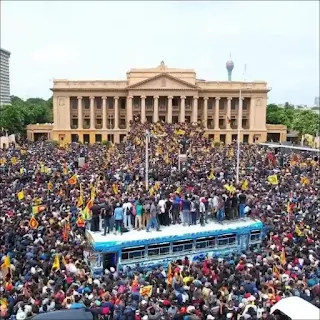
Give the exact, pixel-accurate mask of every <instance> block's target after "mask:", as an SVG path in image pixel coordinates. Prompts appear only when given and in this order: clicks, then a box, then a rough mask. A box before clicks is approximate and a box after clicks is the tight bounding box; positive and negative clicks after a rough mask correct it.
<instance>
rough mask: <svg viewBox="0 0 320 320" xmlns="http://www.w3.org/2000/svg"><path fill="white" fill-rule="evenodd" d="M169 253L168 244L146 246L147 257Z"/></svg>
mask: <svg viewBox="0 0 320 320" xmlns="http://www.w3.org/2000/svg"><path fill="white" fill-rule="evenodd" d="M169 253H170V243H169V242H167V243H160V244H153V245H150V246H148V256H149V257H150V256H152V257H153V256H163V255H166V254H169Z"/></svg>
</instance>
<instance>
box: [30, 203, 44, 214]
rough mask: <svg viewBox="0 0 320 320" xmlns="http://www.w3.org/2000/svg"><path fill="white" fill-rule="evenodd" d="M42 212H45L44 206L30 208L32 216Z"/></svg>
mask: <svg viewBox="0 0 320 320" xmlns="http://www.w3.org/2000/svg"><path fill="white" fill-rule="evenodd" d="M43 210H46V206H44V205H42V206H33V207H32V213H33V214H37V213H40V212H41V211H43Z"/></svg>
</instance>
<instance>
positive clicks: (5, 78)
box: [0, 48, 11, 106]
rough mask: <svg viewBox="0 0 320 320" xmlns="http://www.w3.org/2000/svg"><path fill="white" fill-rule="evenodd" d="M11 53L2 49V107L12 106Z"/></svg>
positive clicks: (0, 103) (0, 83) (0, 98)
mask: <svg viewBox="0 0 320 320" xmlns="http://www.w3.org/2000/svg"><path fill="white" fill-rule="evenodd" d="M9 67H10V52H9V51H7V50H4V49H2V48H0V106H1V105H4V104H10V103H11V99H10V68H9Z"/></svg>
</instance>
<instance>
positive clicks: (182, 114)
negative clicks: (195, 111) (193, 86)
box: [180, 96, 186, 122]
mask: <svg viewBox="0 0 320 320" xmlns="http://www.w3.org/2000/svg"><path fill="white" fill-rule="evenodd" d="M180 99H181V102H180V122H185V121H186V97H185V96H181V97H180Z"/></svg>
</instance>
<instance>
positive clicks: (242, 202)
mask: <svg viewBox="0 0 320 320" xmlns="http://www.w3.org/2000/svg"><path fill="white" fill-rule="evenodd" d="M246 200H247V196H246V195H245V194H244V193H241V194H240V195H239V202H240V204H239V218H240V219H242V218H244V215H245V212H244V209H245V207H246Z"/></svg>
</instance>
